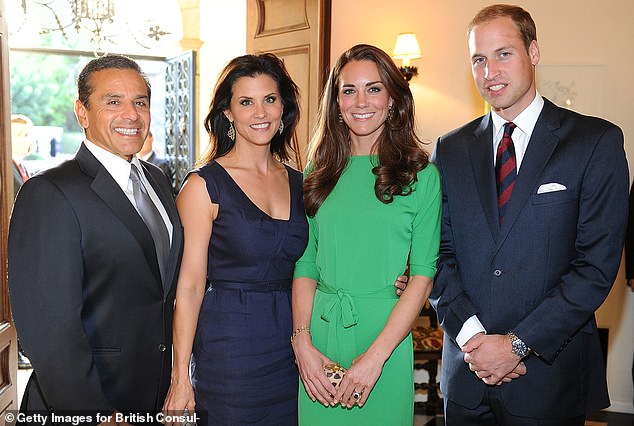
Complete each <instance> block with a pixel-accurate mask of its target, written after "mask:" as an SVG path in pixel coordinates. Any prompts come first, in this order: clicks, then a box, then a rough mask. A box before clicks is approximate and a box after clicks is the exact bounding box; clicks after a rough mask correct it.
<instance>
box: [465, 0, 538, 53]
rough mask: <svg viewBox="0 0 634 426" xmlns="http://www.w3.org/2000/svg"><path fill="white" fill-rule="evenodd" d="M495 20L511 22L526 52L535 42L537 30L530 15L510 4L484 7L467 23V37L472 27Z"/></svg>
mask: <svg viewBox="0 0 634 426" xmlns="http://www.w3.org/2000/svg"><path fill="white" fill-rule="evenodd" d="M497 18H511V19H512V20H513V22H514V23H515V25H516V26H517V30H518V31H519V33H520V37H521V38H522V41H523V42H524V47H525V48H526V51H527V52H528V48H529V47H530V45H531V43H532V42H533V40H535V41H536V40H537V28H536V26H535V21H533V18H532V17H531V14H530V13H528V12H527V11H525V10H524V9H522V8H521V7H519V6H515V5H510V4H492V5H490V6H487V7H485V8H484V9H482V10H480V11H479V12H478V13H477V14H476V16H474V17H473V19H472V20H471V22H469V27H468V30H467V36H469V34H471V31H473V27H475V26H476V25H480V24H484V23H486V22H489V21H492V20H494V19H497Z"/></svg>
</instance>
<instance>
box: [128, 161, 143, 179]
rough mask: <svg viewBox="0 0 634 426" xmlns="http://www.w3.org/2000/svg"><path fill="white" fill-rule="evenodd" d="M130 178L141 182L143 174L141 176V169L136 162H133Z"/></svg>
mask: <svg viewBox="0 0 634 426" xmlns="http://www.w3.org/2000/svg"><path fill="white" fill-rule="evenodd" d="M130 180H131V181H132V182H134V183H140V182H141V176H139V169H138V168H137V166H136V165H135V164H132V165H131V167H130Z"/></svg>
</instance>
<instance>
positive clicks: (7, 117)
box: [0, 0, 18, 419]
mask: <svg viewBox="0 0 634 426" xmlns="http://www.w3.org/2000/svg"><path fill="white" fill-rule="evenodd" d="M5 10H6V7H5V0H0V88H1V94H0V149H1V156H0V158H1V159H2V167H0V215H1V216H2V217H1V218H0V274H1V278H0V417H1V418H2V419H4V418H5V417H4V412H5V411H6V410H15V409H17V372H18V368H17V366H18V349H17V347H18V345H17V337H16V332H15V327H14V326H13V320H12V317H11V306H10V304H9V285H8V271H7V269H8V268H7V252H8V247H7V246H8V235H9V217H10V214H11V208H12V206H13V163H12V155H11V125H10V123H11V94H10V87H11V85H10V80H9V46H8V43H7V34H8V30H7V21H6V14H5Z"/></svg>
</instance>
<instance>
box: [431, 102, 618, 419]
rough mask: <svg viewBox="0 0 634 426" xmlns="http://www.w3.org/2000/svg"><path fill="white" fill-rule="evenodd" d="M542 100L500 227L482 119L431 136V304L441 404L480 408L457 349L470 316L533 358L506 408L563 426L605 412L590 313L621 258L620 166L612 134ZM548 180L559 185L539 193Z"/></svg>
mask: <svg viewBox="0 0 634 426" xmlns="http://www.w3.org/2000/svg"><path fill="white" fill-rule="evenodd" d="M544 101H545V104H544V107H543V110H542V112H541V114H540V116H539V119H538V120H537V124H536V126H535V129H534V131H533V134H532V136H531V139H530V142H529V144H528V148H527V150H526V154H525V156H524V158H523V161H522V163H521V167H520V169H519V174H518V176H517V180H516V183H515V188H514V190H513V194H512V196H511V199H510V201H509V204H507V210H506V214H505V219H504V224H503V225H502V226H500V225H499V224H498V223H499V222H498V209H497V194H496V185H495V171H494V168H493V148H492V139H493V136H492V132H493V131H492V127H493V126H492V121H491V119H490V115H486V116H484V117H481V118H478V119H476V120H474V121H473V122H471V123H469V124H467V125H465V126H463V127H461V128H459V129H457V130H454V131H453V132H451V133H449V134H447V135H445V136H443V137H441V138H440V139H439V141H438V145H437V148H436V155H435V162H436V164H437V166H438V168H439V170H440V173H441V176H442V190H443V221H442V231H441V232H442V234H441V247H440V260H439V270H438V273H437V276H436V279H435V282H434V288H433V290H432V295H431V298H430V300H431V301H432V305H434V307H435V308H436V310H437V313H438V317H439V320H440V322H441V324H442V326H443V329H444V331H445V342H444V343H445V344H444V348H443V363H442V380H441V387H442V391H443V395H444V396H445V397H446V398H449V399H450V400H452V401H454V402H456V403H458V404H460V405H463V406H465V407H469V408H474V407H476V406H478V405H479V403H480V402H481V401H482V397H483V395H484V392H485V387H486V386H487V385H485V384H484V383H483V382H482V381H481V380H479V379H478V378H477V377H476V376H475V374H474V373H473V372H471V371H470V370H469V368H468V365H467V364H466V363H465V362H464V360H463V353H462V352H461V351H460V348H459V347H458V345H457V344H456V342H455V338H456V336H457V335H458V332H459V331H460V329H461V327H462V325H463V323H464V322H465V321H466V320H467V319H468V318H469V317H471V316H473V315H477V316H478V318H479V319H480V321H481V322H482V324H483V325H484V327H485V328H486V330H487V332H488V333H490V334H506V333H507V332H509V331H514V332H515V334H516V335H517V336H519V337H520V338H521V339H522V340H523V341H524V342H525V343H526V344H527V345H528V346H529V347H530V348H531V349H532V350H533V351H534V352H535V353H536V354H538V355H535V354H533V355H531V356H530V357H529V358H527V359H526V360H525V362H526V367H527V369H528V372H527V374H526V375H525V376H523V377H520V378H518V379H516V380H513V381H512V382H511V383H505V384H502V385H501V387H500V393H501V395H502V398H503V401H504V405H505V407H506V408H507V410H508V411H509V412H510V413H512V414H514V415H518V416H527V417H537V418H561V417H571V416H577V415H581V414H583V413H587V412H591V411H595V410H598V409H601V408H604V407H606V406H608V405H609V398H608V393H607V385H606V379H605V368H604V360H603V356H602V353H601V348H600V344H599V338H598V333H597V326H596V320H595V317H594V312H595V310H596V309H597V308H598V307H599V306H600V305H601V303H603V301H604V300H605V298H606V297H607V295H608V293H609V291H610V288H611V286H612V284H613V282H614V279H615V277H616V274H617V271H618V268H619V263H620V260H621V251H622V247H623V239H624V233H625V225H626V219H627V202H628V200H627V197H628V170H627V161H626V157H625V152H624V150H623V133H622V132H621V129H619V128H618V127H617V126H615V125H613V124H611V123H609V122H607V121H605V120H602V119H599V118H594V117H587V116H582V115H580V114H577V113H575V112H572V111H570V110H567V109H563V108H559V107H557V106H555V105H554V104H553V103H551V102H550V101H548V100H546V99H545V100H544ZM548 183H558V184H561V185H564V186H565V188H566V189H565V190H561V191H554V192H544V193H538V189H539V188H540V186H542V185H544V184H548Z"/></svg>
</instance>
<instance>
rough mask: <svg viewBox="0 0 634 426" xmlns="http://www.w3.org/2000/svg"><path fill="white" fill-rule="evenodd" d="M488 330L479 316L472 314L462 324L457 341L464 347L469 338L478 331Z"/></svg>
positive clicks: (484, 331)
mask: <svg viewBox="0 0 634 426" xmlns="http://www.w3.org/2000/svg"><path fill="white" fill-rule="evenodd" d="M486 332H487V331H486V330H485V328H484V326H483V325H482V323H481V322H480V320H479V319H478V317H477V316H475V315H474V316H472V317H471V318H469V319H468V320H466V321H465V323H464V324H462V328H461V329H460V333H458V336H456V343H457V344H458V346H460V347H463V346H464V345H465V344H466V343H467V342H468V341H469V339H471V338H472V337H473V336H475V335H476V334H478V333H484V334H486Z"/></svg>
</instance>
